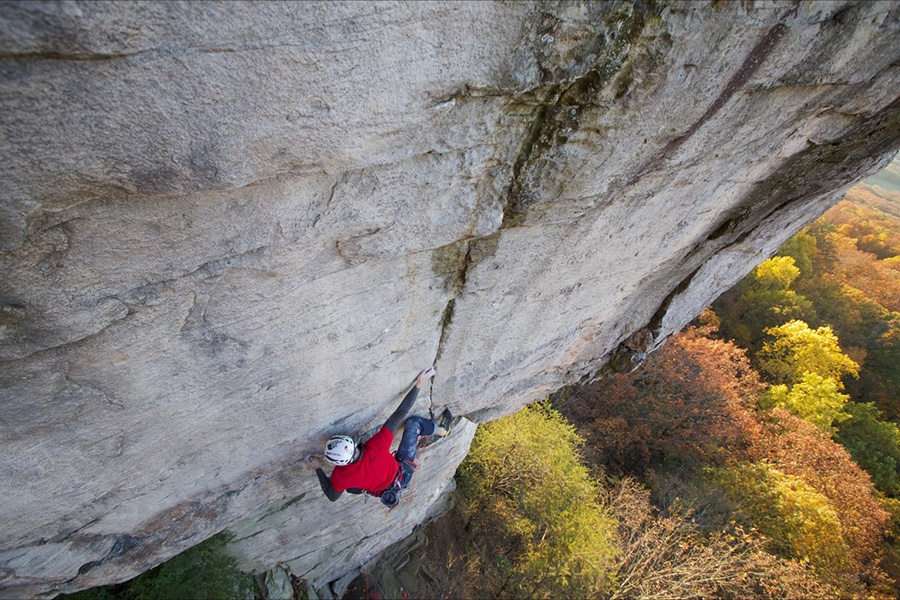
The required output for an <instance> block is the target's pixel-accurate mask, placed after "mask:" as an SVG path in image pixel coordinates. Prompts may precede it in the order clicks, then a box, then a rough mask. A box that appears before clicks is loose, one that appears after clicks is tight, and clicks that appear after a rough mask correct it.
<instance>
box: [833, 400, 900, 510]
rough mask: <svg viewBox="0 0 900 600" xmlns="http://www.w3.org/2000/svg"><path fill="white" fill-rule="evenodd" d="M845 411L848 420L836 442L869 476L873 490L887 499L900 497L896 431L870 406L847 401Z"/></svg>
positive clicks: (899, 446)
mask: <svg viewBox="0 0 900 600" xmlns="http://www.w3.org/2000/svg"><path fill="white" fill-rule="evenodd" d="M846 410H847V413H848V414H849V415H850V417H851V418H850V419H847V420H845V421H844V422H842V423H841V424H840V425H839V426H838V433H837V439H838V441H839V442H840V443H841V445H843V446H844V447H845V448H846V449H847V451H848V452H849V453H850V455H851V456H852V457H853V460H854V461H856V463H857V464H858V465H859V466H860V467H862V468H863V469H865V470H866V472H868V473H869V475H870V476H871V477H872V482H873V483H874V484H875V487H876V488H878V489H879V490H880V491H882V492H883V493H885V494H887V495H888V496H891V497H894V498H896V497H898V496H900V474H898V468H900V429H898V428H897V425H896V424H895V423H892V422H890V421H886V420H884V419H883V418H882V414H881V411H880V410H878V408H876V406H875V405H874V404H872V403H868V404H857V403H855V402H851V403H850V404H848V405H847V407H846Z"/></svg>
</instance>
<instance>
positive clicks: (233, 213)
mask: <svg viewBox="0 0 900 600" xmlns="http://www.w3.org/2000/svg"><path fill="white" fill-rule="evenodd" d="M898 23H900V8H898V6H897V5H896V4H894V3H888V2H875V3H859V2H854V1H848V2H840V1H838V2H828V3H814V2H813V3H810V2H803V3H798V2H766V3H760V4H759V5H756V6H754V5H753V3H732V2H714V3H712V4H700V3H682V2H673V3H667V2H656V3H643V2H636V3H631V2H622V3H597V4H593V3H586V4H582V3H571V2H562V3H553V2H511V3H488V2H475V3H458V2H453V3H417V2H412V3H388V2H382V3H371V4H367V3H346V4H341V3H330V2H329V3H283V4H282V3H252V4H243V3H230V2H229V3H219V4H213V3H93V2H65V3H32V2H29V3H21V4H15V3H4V4H2V5H0V31H2V35H0V65H2V67H0V127H2V130H0V131H2V137H0V158H2V162H0V164H2V167H0V168H2V177H0V192H2V196H0V198H2V204H0V265H2V278H0V303H2V311H0V361H2V362H0V364H2V367H0V397H2V405H0V427H2V436H0V450H2V452H0V456H2V458H0V469H2V476H0V492H2V494H0V495H2V497H3V498H4V501H3V502H2V505H0V523H2V527H0V533H2V535H0V592H2V595H3V596H17V595H19V596H29V595H38V596H52V595H55V594H56V593H58V592H60V591H74V590H77V589H81V588H84V587H87V586H92V585H98V584H101V583H110V582H114V581H121V580H124V579H127V578H129V577H132V576H134V575H136V574H137V573H139V572H141V571H143V570H145V569H147V568H150V567H152V566H154V565H155V564H158V563H159V562H160V561H162V560H164V559H167V558H169V557H171V556H172V555H174V554H176V553H177V552H179V551H181V550H183V549H185V548H187V547H189V546H190V545H192V544H195V543H197V542H199V541H201V540H202V539H204V538H206V537H208V536H209V535H211V534H213V533H215V532H217V531H220V530H222V529H225V528H229V529H230V530H231V531H232V532H233V533H234V534H235V538H234V540H235V541H234V542H233V544H232V550H233V552H234V553H235V555H236V556H238V557H240V559H241V561H242V562H243V564H244V565H245V566H246V567H248V568H253V569H257V570H262V569H266V568H268V567H270V566H272V565H274V564H275V563H278V562H281V563H284V564H286V565H288V566H289V567H290V568H291V570H292V571H293V572H294V573H295V574H297V575H299V576H303V577H306V578H307V579H309V581H310V582H311V584H312V585H313V586H314V587H316V588H317V589H325V588H326V586H327V584H328V582H329V581H332V580H335V579H338V578H340V577H341V576H343V575H345V574H346V573H348V572H349V571H351V570H352V569H355V568H357V567H358V566H359V563H360V562H362V561H364V560H366V558H367V557H369V556H371V555H372V554H374V553H376V552H378V551H379V550H381V549H383V548H384V547H386V546H387V545H388V544H390V543H391V542H393V541H395V540H397V539H400V538H402V537H404V536H405V535H407V534H408V533H409V532H410V531H411V529H412V527H413V526H414V525H415V524H416V523H417V522H418V521H419V520H420V519H422V518H424V517H425V516H426V515H427V514H428V513H429V511H433V510H437V507H439V506H440V503H441V502H442V499H443V498H444V497H445V496H446V491H447V490H449V489H450V488H451V487H452V484H451V480H452V474H453V472H454V470H455V468H456V466H457V464H458V463H459V462H460V461H461V460H462V458H463V456H464V455H465V452H466V451H467V448H468V442H469V440H470V439H471V436H472V434H473V432H474V428H475V426H474V424H473V423H474V422H479V421H484V420H487V419H490V418H494V417H496V416H500V415H502V414H506V413H509V412H511V411H514V410H516V409H517V408H519V407H521V406H523V405H525V404H526V403H529V402H532V401H534V400H538V399H540V398H541V397H543V396H544V395H546V394H547V393H548V392H550V391H552V390H554V389H556V388H557V387H559V386H561V385H564V384H569V383H573V382H575V381H577V380H579V379H581V378H583V377H592V376H595V375H596V374H597V373H598V372H599V373H602V372H604V371H603V370H604V369H615V368H630V366H631V365H632V364H633V360H634V358H635V357H640V356H641V355H642V354H643V353H645V352H647V351H649V350H652V349H653V348H654V347H655V346H657V345H658V344H660V343H661V342H662V340H664V339H665V338H666V337H667V336H668V335H669V334H670V333H672V332H673V331H676V330H677V329H679V328H680V327H681V326H682V325H684V324H685V323H686V322H687V321H689V320H690V319H691V318H692V317H693V316H694V315H696V314H697V313H698V312H699V311H700V310H701V309H702V308H703V307H704V306H705V305H706V304H707V303H708V302H710V301H711V300H712V299H713V298H714V297H715V296H716V295H717V294H718V293H720V292H721V291H723V290H724V289H726V288H727V287H729V286H730V285H732V284H733V283H734V282H735V281H736V280H737V279H738V278H740V277H741V276H742V275H743V274H745V273H746V272H747V271H748V270H749V269H750V268H752V266H753V265H754V264H756V263H758V262H759V261H761V260H763V259H764V258H766V257H767V256H769V255H770V254H771V253H773V252H774V251H775V250H776V249H777V248H778V247H779V245H780V244H781V243H782V242H783V241H785V240H786V239H787V238H788V237H789V236H790V235H792V234H793V233H794V232H795V231H797V230H798V229H799V228H800V227H801V226H803V225H804V224H806V223H807V222H809V221H810V220H812V219H813V218H815V217H816V216H818V215H819V214H820V213H821V212H823V211H824V210H825V209H826V208H827V207H828V206H830V205H831V204H832V203H834V202H836V201H837V200H838V199H839V198H840V196H841V194H842V193H843V191H844V190H845V189H846V188H847V187H848V186H849V185H851V184H852V183H854V182H856V181H858V180H859V179H861V178H863V177H864V176H866V175H868V174H870V173H872V172H874V171H875V170H877V169H878V168H880V167H881V166H883V165H884V164H886V162H887V161H888V160H890V157H891V156H892V155H893V154H894V153H896V151H897V149H898V146H900V91H898V90H900V31H898V29H900V25H898ZM431 363H434V364H436V366H437V370H438V375H437V377H436V378H435V380H434V383H433V387H432V389H431V390H430V393H427V394H423V397H422V399H421V400H420V402H419V405H418V406H417V408H416V412H418V413H420V414H424V413H427V412H428V411H429V410H432V409H433V410H434V411H435V413H437V412H438V411H439V409H440V408H442V407H444V406H449V407H450V408H451V409H453V411H454V412H455V413H456V414H459V415H466V416H467V418H468V420H463V421H462V423H461V425H460V426H459V427H457V429H456V432H454V435H453V436H452V437H451V438H450V439H447V440H443V441H441V442H440V443H439V444H435V445H434V446H433V447H429V448H427V449H426V450H425V452H424V453H423V456H422V461H421V464H420V471H419V473H418V475H417V479H416V481H417V484H416V485H417V486H418V488H417V489H416V490H415V493H414V494H412V495H411V496H412V497H411V498H405V499H404V504H403V505H402V508H400V509H397V510H395V511H392V512H390V513H386V512H385V511H384V510H383V509H381V507H380V505H378V504H376V505H375V506H374V507H373V504H372V502H370V503H369V504H368V505H366V504H365V503H364V502H363V500H362V498H361V497H354V498H346V497H344V498H342V499H341V500H340V501H339V502H337V503H335V504H331V503H329V502H328V501H327V500H326V499H325V498H324V496H323V495H322V494H321V493H320V492H319V491H318V488H317V483H316V480H315V477H314V476H313V475H312V474H311V472H309V471H305V470H303V469H302V468H300V466H299V459H300V457H302V456H304V455H305V454H307V453H309V452H313V451H319V450H320V448H321V445H322V443H323V441H324V440H325V439H326V438H327V437H328V436H329V435H330V434H332V433H335V432H352V433H355V434H361V433H363V432H364V431H367V430H368V431H371V430H372V428H373V427H377V426H378V424H379V423H380V422H382V421H383V420H384V419H385V418H386V416H387V415H388V414H389V413H390V412H391V411H392V410H393V408H394V407H395V405H396V403H397V402H398V401H399V399H400V397H401V395H402V393H403V392H404V391H405V389H406V387H407V386H408V385H410V384H411V382H412V378H413V377H414V376H415V374H416V372H417V371H418V370H419V369H421V368H423V367H424V366H427V365H429V364H431Z"/></svg>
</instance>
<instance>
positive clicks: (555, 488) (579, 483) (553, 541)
mask: <svg viewBox="0 0 900 600" xmlns="http://www.w3.org/2000/svg"><path fill="white" fill-rule="evenodd" d="M583 443H584V442H583V440H582V439H581V438H580V437H579V436H578V435H577V434H576V433H575V430H574V428H573V427H572V425H570V424H569V423H567V422H566V421H565V419H564V418H563V417H562V416H561V415H560V414H559V413H558V412H556V411H555V410H553V409H551V408H549V407H547V406H544V405H532V406H530V407H527V408H525V409H523V410H522V411H520V412H518V413H516V414H514V415H510V416H508V417H505V418H503V419H499V420H497V421H493V422H491V423H488V424H486V425H482V426H481V427H480V428H479V430H478V433H477V435H476V436H475V439H474V441H473V443H472V448H471V450H470V452H469V456H468V458H467V459H466V461H465V462H464V463H463V465H462V466H461V468H460V489H461V491H462V504H463V509H464V511H465V514H466V515H467V519H468V524H467V528H468V529H469V530H470V531H472V530H477V531H479V532H480V533H481V535H480V536H479V539H481V540H485V544H486V545H485V546H484V547H481V548H479V550H480V552H481V555H482V568H483V569H484V570H485V571H486V573H485V575H486V578H485V584H484V586H485V587H486V588H491V589H483V590H481V591H482V593H485V594H487V595H491V596H499V597H579V598H586V597H592V596H596V595H598V594H604V593H609V591H611V590H612V589H613V583H614V582H613V574H614V572H615V569H616V564H615V554H616V548H617V537H616V520H615V518H614V517H613V516H611V515H610V514H609V512H608V511H607V510H606V509H604V508H603V507H602V506H601V504H600V503H599V501H598V486H597V483H596V482H595V481H594V480H593V479H592V478H591V477H590V475H589V473H588V470H587V468H586V467H584V466H583V465H582V464H581V462H580V461H579V457H580V454H579V452H580V448H581V446H582V445H583Z"/></svg>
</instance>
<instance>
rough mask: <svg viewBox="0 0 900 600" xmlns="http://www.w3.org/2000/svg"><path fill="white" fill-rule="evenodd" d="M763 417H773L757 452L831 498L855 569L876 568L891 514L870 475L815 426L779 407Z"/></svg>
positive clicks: (759, 442)
mask: <svg viewBox="0 0 900 600" xmlns="http://www.w3.org/2000/svg"><path fill="white" fill-rule="evenodd" d="M760 416H761V417H763V418H768V419H769V420H768V422H767V423H766V428H765V435H764V436H763V437H761V438H759V439H758V440H756V443H757V445H758V446H757V450H758V452H759V454H760V455H762V456H764V457H765V458H766V459H767V460H768V461H769V462H770V463H772V464H773V465H775V466H776V467H777V468H778V469H779V470H781V471H782V472H784V473H787V474H788V475H793V476H795V477H798V478H800V479H802V480H803V481H804V482H805V483H807V484H808V485H809V486H811V487H812V488H814V489H815V490H816V491H817V492H819V493H820V494H823V495H825V496H827V497H828V499H829V500H830V501H831V504H832V506H833V507H834V509H835V511H836V512H837V515H838V519H839V520H840V522H841V527H842V530H843V531H842V536H843V538H844V540H845V541H846V542H847V544H848V546H849V547H850V557H851V560H853V561H854V563H855V565H854V566H855V567H856V570H857V571H858V572H864V571H869V570H871V569H873V567H874V565H875V564H876V563H877V554H878V546H879V544H880V542H881V539H882V535H883V533H884V531H885V527H886V525H887V523H888V521H889V519H890V515H889V514H888V513H887V511H885V510H884V508H883V507H882V505H881V503H880V502H879V501H878V500H877V499H876V498H875V496H874V493H873V492H874V488H873V487H872V480H871V478H870V477H869V474H868V473H866V472H865V471H863V470H862V469H861V468H860V467H859V466H858V465H857V464H856V463H855V462H854V461H853V459H852V458H851V456H850V454H849V453H848V452H847V450H846V449H844V447H843V446H841V445H840V444H837V443H835V442H834V441H833V440H832V439H831V436H830V435H828V434H826V433H824V432H822V430H820V429H819V428H818V427H816V426H815V425H812V424H810V423H807V422H806V421H803V420H802V419H799V418H797V417H795V416H794V415H792V414H791V413H789V412H788V411H786V410H783V409H780V408H776V409H773V410H771V411H767V413H764V414H762V415H760Z"/></svg>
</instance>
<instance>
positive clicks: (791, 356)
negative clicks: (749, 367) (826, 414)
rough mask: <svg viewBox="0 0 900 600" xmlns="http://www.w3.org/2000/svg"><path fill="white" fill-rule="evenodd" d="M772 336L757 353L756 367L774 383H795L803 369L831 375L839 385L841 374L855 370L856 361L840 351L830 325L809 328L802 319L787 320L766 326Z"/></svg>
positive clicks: (805, 371)
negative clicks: (757, 363)
mask: <svg viewBox="0 0 900 600" xmlns="http://www.w3.org/2000/svg"><path fill="white" fill-rule="evenodd" d="M766 333H768V334H769V335H771V336H773V337H774V338H775V340H774V341H769V342H765V343H764V344H763V348H762V350H761V351H760V353H759V363H760V368H761V369H762V370H763V371H764V372H765V373H766V374H767V375H769V376H770V377H771V378H772V379H773V380H774V381H775V382H777V383H789V384H793V383H797V382H799V381H801V380H802V379H803V377H804V375H805V374H806V373H815V374H816V375H819V376H821V377H824V378H827V379H832V380H834V381H835V384H836V385H837V389H843V388H844V386H843V384H842V383H841V377H843V376H844V375H853V376H854V377H855V376H857V375H858V373H859V365H858V364H856V363H855V362H853V360H852V359H851V358H850V357H849V356H847V355H846V354H844V353H843V352H841V347H840V345H839V344H838V339H837V336H835V335H834V332H833V331H832V330H831V327H819V328H818V329H811V328H810V327H809V325H807V324H806V323H804V322H803V321H798V320H793V321H788V322H787V323H785V324H784V325H779V326H778V327H770V328H768V329H766Z"/></svg>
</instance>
